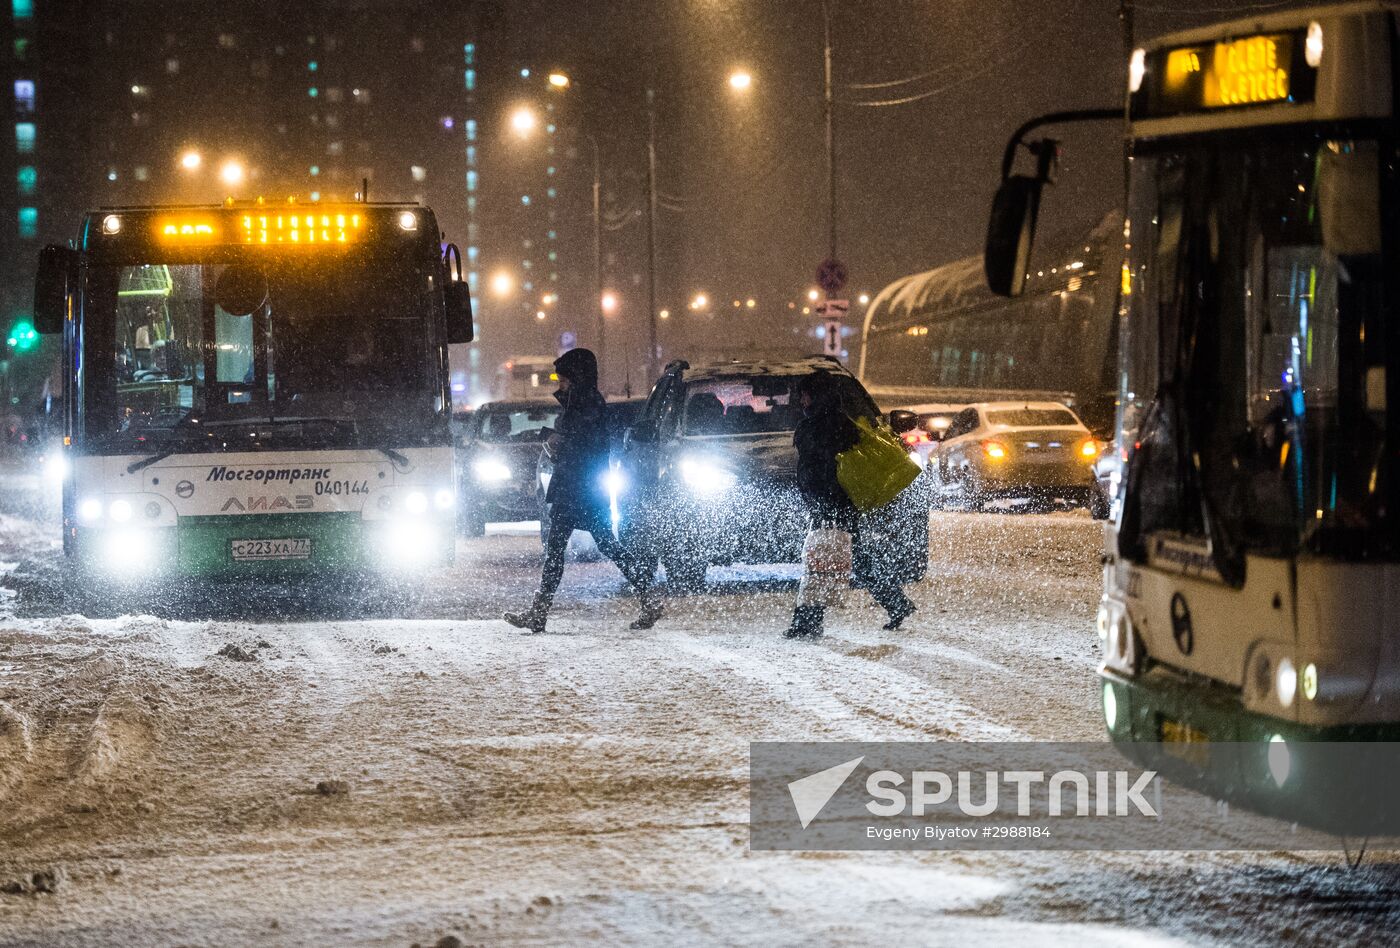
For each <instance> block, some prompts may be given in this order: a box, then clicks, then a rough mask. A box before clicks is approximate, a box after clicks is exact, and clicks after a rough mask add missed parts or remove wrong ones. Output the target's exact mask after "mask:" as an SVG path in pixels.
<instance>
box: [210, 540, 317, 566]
mask: <svg viewBox="0 0 1400 948" xmlns="http://www.w3.org/2000/svg"><path fill="white" fill-rule="evenodd" d="M230 542H231V543H232V544H233V558H234V559H235V560H238V561H240V562H246V561H248V560H308V559H310V558H311V538H310V537H289V538H282V539H265V540H232V541H230Z"/></svg>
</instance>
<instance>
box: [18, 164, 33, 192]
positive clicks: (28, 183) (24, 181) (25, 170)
mask: <svg viewBox="0 0 1400 948" xmlns="http://www.w3.org/2000/svg"><path fill="white" fill-rule="evenodd" d="M15 183H16V184H17V185H18V186H19V193H20V194H33V193H34V189H35V188H37V187H38V186H39V172H38V171H36V170H35V169H34V166H33V165H21V166H20V168H19V170H18V171H16V172H15Z"/></svg>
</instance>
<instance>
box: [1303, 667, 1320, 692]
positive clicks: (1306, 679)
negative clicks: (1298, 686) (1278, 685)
mask: <svg viewBox="0 0 1400 948" xmlns="http://www.w3.org/2000/svg"><path fill="white" fill-rule="evenodd" d="M1302 685H1303V697H1304V698H1307V699H1308V700H1309V701H1315V700H1316V699H1317V666H1316V665H1314V664H1313V663H1312V662H1308V663H1307V664H1306V665H1304V666H1303V679H1302Z"/></svg>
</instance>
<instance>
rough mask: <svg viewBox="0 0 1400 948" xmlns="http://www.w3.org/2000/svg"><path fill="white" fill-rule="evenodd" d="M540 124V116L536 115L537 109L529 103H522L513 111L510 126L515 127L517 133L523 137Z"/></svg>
mask: <svg viewBox="0 0 1400 948" xmlns="http://www.w3.org/2000/svg"><path fill="white" fill-rule="evenodd" d="M539 124H540V120H539V116H537V115H535V110H534V109H532V108H530V107H529V106H527V105H522V106H521V107H520V108H518V109H516V110H515V111H514V112H513V113H511V116H510V127H511V128H513V129H515V133H516V134H517V135H519V136H520V137H521V138H524V137H526V136H527V135H529V134H530V133H531V132H533V131H534V130H535V128H536V127H538V126H539Z"/></svg>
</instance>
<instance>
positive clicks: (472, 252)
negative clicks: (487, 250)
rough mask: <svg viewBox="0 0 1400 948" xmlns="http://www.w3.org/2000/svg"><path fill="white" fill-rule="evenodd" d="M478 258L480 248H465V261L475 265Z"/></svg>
mask: <svg viewBox="0 0 1400 948" xmlns="http://www.w3.org/2000/svg"><path fill="white" fill-rule="evenodd" d="M480 256H481V248H480V247H468V248H467V259H468V260H470V261H471V262H472V263H473V264H474V263H476V261H477V258H478V257H480Z"/></svg>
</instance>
